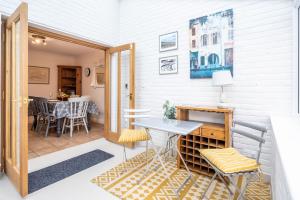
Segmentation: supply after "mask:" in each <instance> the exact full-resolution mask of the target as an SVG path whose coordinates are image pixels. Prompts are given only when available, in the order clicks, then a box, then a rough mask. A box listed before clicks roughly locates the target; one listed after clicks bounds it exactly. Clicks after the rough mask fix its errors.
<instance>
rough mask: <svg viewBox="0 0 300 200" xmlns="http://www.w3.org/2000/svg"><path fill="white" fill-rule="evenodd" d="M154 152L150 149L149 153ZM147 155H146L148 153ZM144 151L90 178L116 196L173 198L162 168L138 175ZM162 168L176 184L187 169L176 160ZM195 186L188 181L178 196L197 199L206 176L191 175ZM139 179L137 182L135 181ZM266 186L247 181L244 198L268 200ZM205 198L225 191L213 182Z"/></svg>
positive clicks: (217, 196) (219, 199) (223, 196)
mask: <svg viewBox="0 0 300 200" xmlns="http://www.w3.org/2000/svg"><path fill="white" fill-rule="evenodd" d="M149 153H150V154H151V155H150V156H153V155H154V152H153V151H151V152H149ZM148 156H149V154H148ZM145 161H146V159H145V153H141V154H139V155H137V156H135V157H133V158H132V159H130V160H128V161H127V162H124V163H121V164H120V165H118V166H116V167H114V168H112V169H110V170H109V171H107V172H105V173H103V174H101V175H100V176H98V177H95V178H94V179H92V180H91V182H92V183H95V184H96V185H98V186H99V187H101V188H103V189H105V190H106V191H108V192H110V193H112V194H113V195H115V196H117V197H119V198H120V199H126V200H131V199H138V200H139V199H145V200H148V199H177V197H176V194H175V193H174V190H173V189H172V187H171V186H170V184H169V182H168V179H167V178H166V175H164V173H163V169H162V167H159V168H158V169H156V170H151V171H150V173H148V174H147V175H146V177H145V178H143V179H142V180H141V178H142V175H143V172H144V170H145V169H146V162H145ZM166 168H167V171H168V175H169V176H170V178H171V180H172V182H173V185H174V186H175V187H178V186H179V185H180V183H182V182H183V181H184V179H185V177H186V174H187V172H186V171H185V170H183V169H178V168H177V166H176V160H175V159H174V158H173V159H168V160H167V164H166ZM193 177H194V179H195V180H196V183H197V185H198V187H197V186H196V185H195V184H193V182H192V181H191V180H190V181H188V183H187V184H186V185H185V187H184V188H183V189H182V190H181V191H180V194H179V196H180V199H185V200H192V199H199V198H200V197H201V194H202V193H203V191H204V190H205V189H206V188H207V186H208V184H209V180H210V178H209V177H207V176H203V175H198V174H193ZM139 180H141V182H140V184H137V182H138V181H139ZM270 196H271V195H270V186H269V185H268V184H265V183H262V182H251V183H250V184H249V186H248V189H247V191H246V197H247V198H246V199H250V200H254V199H255V200H258V199H259V200H269V199H271V197H270ZM207 197H209V199H213V200H222V199H228V191H227V189H226V187H225V185H224V184H223V183H222V182H219V181H214V182H213V184H212V185H211V187H210V190H209V191H208V193H207Z"/></svg>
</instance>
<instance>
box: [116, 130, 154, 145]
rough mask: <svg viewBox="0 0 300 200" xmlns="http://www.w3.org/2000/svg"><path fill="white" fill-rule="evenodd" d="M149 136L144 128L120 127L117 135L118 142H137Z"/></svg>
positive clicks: (147, 138)
mask: <svg viewBox="0 0 300 200" xmlns="http://www.w3.org/2000/svg"><path fill="white" fill-rule="evenodd" d="M149 139H150V137H149V135H148V134H147V132H146V130H145V129H122V131H121V135H120V137H119V142H120V143H127V142H139V141H146V140H149Z"/></svg>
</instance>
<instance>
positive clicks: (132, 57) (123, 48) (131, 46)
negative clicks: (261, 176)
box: [104, 43, 135, 148]
mask: <svg viewBox="0 0 300 200" xmlns="http://www.w3.org/2000/svg"><path fill="white" fill-rule="evenodd" d="M126 50H129V51H130V64H129V65H130V68H129V70H130V72H131V74H132V76H133V79H132V80H131V81H132V82H131V87H130V91H129V92H130V98H132V99H133V100H132V101H130V102H129V103H130V107H133V108H134V107H135V78H134V77H135V44H134V43H129V44H124V45H120V46H117V47H112V48H109V49H108V50H107V51H106V53H105V57H106V58H105V60H106V63H105V65H106V69H105V85H106V90H105V108H107V109H106V112H105V121H106V122H109V121H110V119H109V117H110V107H111V104H110V100H111V98H110V95H111V88H109V86H110V69H108V66H111V63H110V62H111V59H110V54H112V53H118V99H117V102H118V108H117V110H118V116H117V118H118V125H117V126H118V130H117V132H118V133H120V132H121V128H120V127H121V125H120V123H121V120H120V119H121V106H120V105H121V95H120V94H121V52H122V51H126ZM132 122H133V119H130V120H129V123H130V126H129V128H133V126H132V125H131V123H132ZM104 137H105V138H106V139H108V140H109V141H112V142H114V143H116V142H117V140H118V139H119V135H118V134H114V135H112V134H110V123H105V126H104ZM126 146H127V147H130V148H133V147H134V143H128V144H126Z"/></svg>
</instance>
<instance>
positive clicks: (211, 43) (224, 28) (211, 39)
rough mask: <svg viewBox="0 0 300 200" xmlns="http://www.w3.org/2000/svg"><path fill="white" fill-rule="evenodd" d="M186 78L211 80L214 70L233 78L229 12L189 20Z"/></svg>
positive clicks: (232, 38)
mask: <svg viewBox="0 0 300 200" xmlns="http://www.w3.org/2000/svg"><path fill="white" fill-rule="evenodd" d="M189 29H190V31H189V32H190V78H191V79H196V78H212V74H213V72H215V71H220V70H229V71H230V72H231V75H232V76H233V57H234V56H233V50H234V22H233V9H228V10H223V11H220V12H217V13H212V14H210V15H205V16H201V17H198V18H194V19H191V20H190V24H189Z"/></svg>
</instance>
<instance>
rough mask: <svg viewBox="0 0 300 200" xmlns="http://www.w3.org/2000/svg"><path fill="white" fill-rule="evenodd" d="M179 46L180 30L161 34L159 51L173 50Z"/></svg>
mask: <svg viewBox="0 0 300 200" xmlns="http://www.w3.org/2000/svg"><path fill="white" fill-rule="evenodd" d="M177 48H178V32H177V31H176V32H172V33H167V34H163V35H160V36H159V51H160V52H164V51H171V50H175V49H177Z"/></svg>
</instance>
